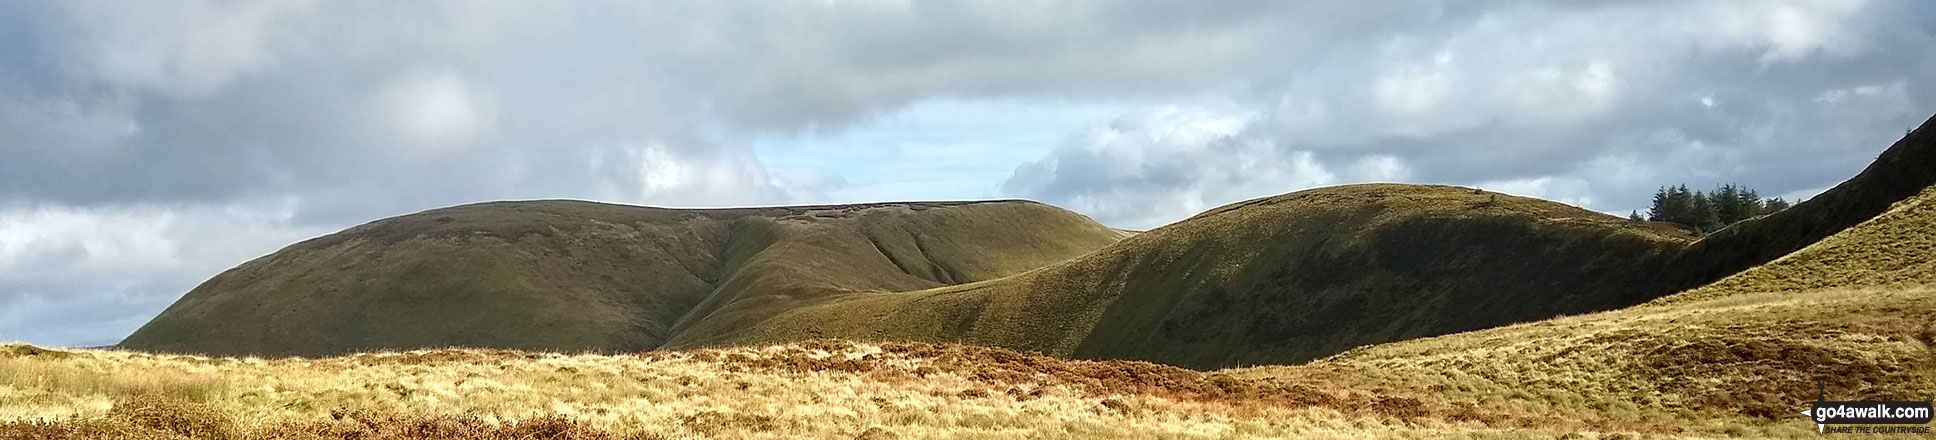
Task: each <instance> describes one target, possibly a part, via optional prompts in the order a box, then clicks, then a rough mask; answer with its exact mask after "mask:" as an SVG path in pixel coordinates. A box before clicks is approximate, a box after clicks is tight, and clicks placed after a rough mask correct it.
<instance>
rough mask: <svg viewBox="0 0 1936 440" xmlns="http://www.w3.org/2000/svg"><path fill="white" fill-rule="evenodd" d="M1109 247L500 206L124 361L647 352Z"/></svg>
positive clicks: (296, 284) (159, 327)
mask: <svg viewBox="0 0 1936 440" xmlns="http://www.w3.org/2000/svg"><path fill="white" fill-rule="evenodd" d="M1122 236H1123V234H1122V233H1120V232H1118V231H1115V230H1112V229H1109V228H1107V227H1103V226H1101V225H1099V224H1096V223H1095V222H1093V221H1091V220H1089V219H1088V218H1086V217H1083V216H1081V215H1077V214H1075V213H1071V212H1068V211H1065V210H1062V209H1059V208H1055V207H1051V206H1047V205H1042V204H1039V203H1033V202H1023V201H992V202H925V203H890V204H871V205H846V206H796V207H780V208H747V209H700V210H676V209H661V208H647V207H638V206H625V205H612V204H601V203H590V202H576V201H530V202H495V203H482V204H475V205H465V206H458V207H452V208H444V209H436V210H430V211H425V212H422V213H417V214H412V215H406V216H400V217H395V218H390V219H384V220H379V221H376V222H371V223H369V224H365V225H362V226H357V227H354V228H350V229H348V230H345V231H342V232H339V233H336V234H330V235H327V236H323V237H319V238H316V239H312V240H308V241H304V242H301V243H297V244H295V245H292V246H290V247H288V248H286V249H283V250H281V251H278V252H275V253H272V254H270V255H267V256H264V257H261V258H258V259H256V260H253V261H250V262H248V263H245V264H242V265H241V266H238V267H236V268H234V269H231V270H229V271H227V272H224V273H222V274H221V275H218V276H216V277H215V278H213V279H210V280H209V281H207V282H206V283H204V284H202V285H201V286H198V287H196V288H195V289H194V290H193V291H190V292H189V293H188V294H187V295H185V296H184V297H183V298H182V299H181V300H180V301H178V302H177V303H175V304H174V305H172V306H170V307H169V308H168V309H167V310H166V311H164V312H162V314H161V315H160V316H158V317H156V318H155V319H154V320H153V321H151V322H150V323H148V324H147V325H145V326H143V327H142V328H141V329H140V330H138V331H136V332H135V333H134V334H133V335H131V336H129V337H128V338H127V340H125V341H123V342H122V344H121V346H122V347H126V348H134V349H142V350H155V351H166V352H185V353H207V354H262V355H287V354H301V355H320V354H335V353H349V352H357V351H367V350H381V349H408V348H420V347H444V346H476V347H498V348H518V349H531V350H568V351H581V350H592V351H641V350H649V349H653V348H656V347H658V346H660V345H662V344H663V343H664V342H665V341H666V340H668V339H670V338H672V337H673V336H674V335H675V333H677V332H679V331H681V330H683V329H685V328H692V327H697V328H706V329H710V328H715V327H718V328H731V326H732V325H733V324H734V323H736V322H738V321H739V320H745V319H754V318H757V317H759V316H762V314H764V313H770V311H771V310H774V309H777V308H784V307H787V306H788V305H789V304H792V303H795V302H798V301H806V300H810V299H813V298H818V297H823V296H827V295H834V294H839V293H843V292H856V291H900V290H918V289H924V288H931V287H937V286H943V285H948V284H954V283H962V282H972V281H978V280H986V279H993V278H998V277H1001V276H1004V275H1009V274H1013V273H1017V272H1021V271H1023V270H1027V269H1030V268H1033V267H1037V266H1041V265H1045V264H1049V263H1052V262H1056V261H1061V260H1065V259H1068V258H1070V257H1073V256H1076V255H1080V254H1082V253H1085V252H1088V251H1090V250H1093V249H1095V248H1098V247H1101V246H1103V245H1106V244H1109V243H1111V242H1114V241H1115V240H1117V239H1119V238H1121V237H1122Z"/></svg>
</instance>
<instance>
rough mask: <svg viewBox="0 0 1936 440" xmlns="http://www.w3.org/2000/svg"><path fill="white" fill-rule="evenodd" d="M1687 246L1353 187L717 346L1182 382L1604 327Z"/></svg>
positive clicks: (799, 319)
mask: <svg viewBox="0 0 1936 440" xmlns="http://www.w3.org/2000/svg"><path fill="white" fill-rule="evenodd" d="M1691 240H1692V237H1690V236H1687V235H1685V234H1684V233H1682V232H1681V231H1679V230H1676V229H1672V228H1668V227H1665V226H1662V225H1657V224H1650V223H1636V222H1629V221H1626V220H1623V219H1619V218H1615V217H1612V216H1608V215H1605V214H1600V213H1596V212H1592V211H1587V210H1584V209H1580V208H1576V207H1572V206H1567V205H1563V204H1559V203H1554V202H1548V201H1543V200H1538V199H1531V198H1524V197H1514V196H1509V195H1503V194H1497V193H1489V192H1482V191H1476V190H1472V189H1468V188H1457V187H1447V186H1422V185H1391V184H1376V185H1351V186H1341V187H1332V188H1322V189H1316V190H1309V191H1303V192H1298V193H1292V194H1286V195H1282V196H1277V197H1270V198H1264V199H1257V200H1252V201H1248V202H1243V203H1238V204H1234V205H1230V206H1226V207H1223V208H1219V209H1216V210H1212V211H1210V212H1206V213H1204V214H1201V215H1198V216H1196V217H1193V218H1190V219H1188V220H1184V221H1182V222H1178V223H1176V224H1172V225H1169V226H1165V227H1162V228H1158V229H1155V230H1151V231H1148V232H1145V233H1142V234H1139V235H1137V236H1135V237H1132V238H1129V239H1126V240H1123V241H1122V242H1119V243H1117V244H1115V245H1112V246H1110V247H1108V248H1105V249H1103V250H1100V251H1098V252H1095V253H1092V254H1088V255H1085V256H1082V257H1080V258H1076V259H1073V260H1070V261H1068V262H1064V263H1059V264H1055V265H1051V266H1048V267H1044V268H1041V269H1037V270H1033V271H1029V272H1027V273H1023V274H1020V275H1016V276H1013V277H1009V278H1003V279H999V280H993V281H988V282H981V283H970V284H964V285H958V286H949V287H941V288H936V289H931V290H925V291H918V292H909V293H882V294H873V295H853V296H845V297H838V298H829V299H827V300H824V301H820V302H818V303H812V304H807V305H804V306H802V307H797V308H794V309H790V310H788V311H786V312H783V313H780V314H779V315H777V316H775V317H774V318H772V319H769V320H766V321H762V322H759V323H757V324H756V325H753V326H750V327H748V328H747V330H745V331H742V332H740V333H738V334H736V335H733V336H734V337H729V338H726V339H723V340H719V341H715V342H717V343H759V342H777V341H788V340H799V339H803V338H813V337H840V338H858V339H896V340H906V339H911V340H929V341H952V342H965V343H974V344H982V345H994V346H1003V347H1010V348H1018V349H1025V350H1033V351H1040V352H1045V353H1051V354H1056V355H1063V356H1076V357H1083V358H1115V359H1142V360H1150V361H1156V362H1162V363H1168V364H1174V365H1184V366H1191V367H1218V366H1228V365H1238V364H1261V363H1289V362H1300V361H1304V360H1309V359H1312V358H1317V357H1321V356H1325V355H1329V354H1332V353H1336V352H1339V351H1343V350H1345V349H1349V348H1351V347H1355V346H1358V345H1363V344H1369V343H1377V342H1387V341H1394V340H1400V339H1405V338H1413V337H1419V336H1428V335H1435V334H1444V333H1451V332H1457V331H1464V330H1472V329H1478V328H1484V327H1489V326H1495V325H1502V324H1507V323H1512V322H1517V321H1526V320H1536V319H1542V318H1545V317H1549V316H1554V315H1558V314H1564V313H1581V312H1588V311H1595V310H1605V309H1611V308H1616V307H1621V306H1627V305H1632V304H1636V303H1639V302H1642V301H1646V300H1648V299H1652V298H1655V297H1658V296H1660V295H1664V294H1666V293H1669V292H1671V291H1672V288H1673V286H1672V285H1671V284H1669V283H1665V282H1656V281H1653V280H1655V279H1656V278H1654V277H1650V276H1648V275H1649V274H1651V273H1655V272H1658V271H1661V270H1663V268H1664V264H1665V263H1667V262H1668V261H1669V260H1671V259H1672V258H1673V257H1674V256H1675V255H1677V252H1678V251H1679V250H1680V249H1681V248H1682V247H1683V246H1685V245H1686V244H1687V243H1688V242H1690V241H1691Z"/></svg>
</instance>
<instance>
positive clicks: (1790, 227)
mask: <svg viewBox="0 0 1936 440" xmlns="http://www.w3.org/2000/svg"><path fill="white" fill-rule="evenodd" d="M1931 185H1936V117H1931V118H1930V119H1928V120H1925V121H1923V124H1922V126H1920V127H1917V128H1916V129H1915V130H1913V131H1910V132H1909V134H1907V135H1904V136H1903V137H1902V139H1900V140H1897V141H1896V143H1895V144H1892V145H1890V146H1889V148H1888V149H1887V150H1883V152H1882V153H1881V154H1879V155H1877V156H1876V160H1875V162H1873V163H1870V164H1869V167H1868V168H1865V169H1863V170H1862V172H1861V173H1859V174H1856V175H1855V177H1851V178H1849V180H1847V181H1844V182H1842V183H1841V184H1838V185H1836V186H1835V187H1834V188H1830V189H1829V190H1827V191H1824V192H1822V193H1821V194H1819V195H1816V196H1815V197H1812V198H1809V199H1808V200H1807V201H1804V202H1802V203H1797V204H1795V206H1794V207H1791V208H1788V209H1784V210H1781V211H1778V212H1775V213H1773V214H1769V215H1766V216H1762V217H1759V218H1755V219H1750V220H1747V221H1743V222H1741V223H1737V224H1735V225H1733V226H1730V227H1728V228H1726V229H1722V230H1720V231H1716V232H1715V233H1713V234H1709V235H1708V236H1707V237H1705V238H1702V239H1701V241H1700V242H1699V243H1695V244H1694V245H1693V246H1690V247H1688V249H1687V251H1686V252H1685V253H1684V255H1683V257H1682V258H1681V259H1680V261H1678V262H1676V263H1675V267H1676V272H1675V273H1674V274H1672V276H1674V277H1675V278H1676V279H1677V281H1676V282H1677V283H1678V284H1679V285H1680V286H1681V288H1683V289H1691V288H1695V287H1700V286H1703V285H1706V284H1708V283H1711V282H1714V281H1715V280H1719V279H1721V278H1724V277H1727V276H1729V275H1733V274H1735V273H1737V272H1741V271H1743V270H1747V269H1748V268H1750V267H1754V266H1757V265H1760V264H1762V263H1766V262H1769V261H1773V260H1774V259H1776V258H1780V257H1781V256H1783V255H1788V254H1789V253H1791V252H1794V251H1797V250H1800V249H1801V248H1803V247H1807V246H1809V245H1811V244H1814V243H1815V242H1817V241H1820V240H1821V239H1823V238H1825V237H1828V236H1830V235H1834V234H1835V233H1837V232H1841V231H1842V230H1843V229H1847V228H1849V227H1851V226H1855V225H1856V224H1857V223H1861V222H1864V221H1868V220H1869V219H1871V218H1875V216H1877V215H1881V214H1882V212H1883V211H1886V210H1888V209H1889V207H1890V206H1892V205H1895V204H1896V202H1900V201H1903V200H1906V199H1909V198H1910V197H1913V196H1915V195H1916V194H1918V193H1921V192H1923V190H1924V189H1925V188H1929V187H1930V186H1931Z"/></svg>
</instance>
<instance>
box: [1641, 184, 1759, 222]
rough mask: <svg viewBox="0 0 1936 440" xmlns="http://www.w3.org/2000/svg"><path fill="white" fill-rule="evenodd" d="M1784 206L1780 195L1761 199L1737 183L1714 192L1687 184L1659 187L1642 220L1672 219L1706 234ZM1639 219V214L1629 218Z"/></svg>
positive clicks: (1723, 186) (1671, 220)
mask: <svg viewBox="0 0 1936 440" xmlns="http://www.w3.org/2000/svg"><path fill="white" fill-rule="evenodd" d="M1787 208H1788V201H1786V200H1782V199H1781V198H1780V197H1774V198H1767V199H1763V198H1761V195H1760V194H1756V193H1755V190H1752V189H1748V188H1745V187H1742V186H1740V185H1732V184H1729V185H1721V187H1720V188H1716V189H1715V190H1714V191H1709V192H1701V191H1689V190H1688V189H1687V185H1679V186H1668V187H1661V188H1660V191H1656V192H1654V205H1653V207H1652V208H1648V209H1647V217H1646V220H1651V221H1657V222H1673V223H1679V224H1681V225H1684V226H1687V227H1689V228H1694V230H1696V231H1700V232H1701V233H1703V234H1705V233H1709V232H1714V231H1717V230H1720V229H1721V228H1725V227H1727V226H1728V225H1732V224H1734V223H1735V222H1739V221H1742V220H1747V219H1750V218H1754V217H1756V216H1759V215H1763V214H1768V213H1771V212H1775V211H1780V210H1783V209H1787ZM1630 218H1632V219H1634V220H1641V217H1640V213H1638V212H1635V213H1633V215H1632V216H1631V217H1630Z"/></svg>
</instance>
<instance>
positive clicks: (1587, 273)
mask: <svg viewBox="0 0 1936 440" xmlns="http://www.w3.org/2000/svg"><path fill="white" fill-rule="evenodd" d="M1932 136H1936V135H1932V134H1931V133H1930V129H1929V127H1928V124H1927V123H1925V127H1924V128H1922V129H1918V130H1916V131H1914V132H1912V133H1910V134H1909V136H1907V137H1905V138H1904V139H1903V140H1901V141H1898V142H1897V143H1896V144H1895V145H1894V146H1892V147H1891V148H1890V149H1889V150H1888V151H1886V152H1884V153H1883V154H1882V155H1881V156H1880V157H1879V158H1878V160H1877V161H1876V163H1874V164H1873V165H1871V166H1870V167H1869V168H1868V169H1867V170H1864V171H1863V172H1862V173H1861V174H1860V175H1857V176H1856V177H1854V178H1852V179H1850V180H1849V181H1847V182H1844V183H1843V184H1841V185H1839V186H1837V187H1835V188H1834V189H1831V190H1829V191H1828V192H1825V193H1823V194H1822V195H1820V196H1817V197H1815V198H1814V199H1811V200H1809V201H1807V202H1804V203H1801V204H1798V205H1796V206H1794V207H1792V208H1790V209H1785V210H1780V211H1778V212H1774V213H1772V214H1768V215H1763V216H1759V217H1754V218H1751V219H1749V220H1745V221H1742V222H1740V223H1737V224H1735V225H1733V226H1730V227H1727V228H1723V229H1720V230H1718V231H1714V232H1712V233H1711V234H1709V235H1707V236H1706V237H1705V238H1700V239H1698V241H1696V240H1697V239H1696V237H1695V236H1693V235H1692V234H1689V233H1688V232H1686V231H1685V230H1684V229H1683V228H1679V227H1676V226H1673V225H1670V224H1666V223H1653V222H1632V221H1627V220H1624V219H1620V218H1617V217H1613V216H1608V215H1604V214H1600V213H1595V212H1591V211H1587V210H1584V209H1580V208H1576V207H1572V206H1567V205H1563V204H1558V203H1554V202H1548V201H1543V200H1537V199H1530V198H1523V197H1514V196H1508V195H1503V194H1497V193H1489V192H1483V191H1477V190H1472V189H1467V188H1457V187H1447V186H1424V185H1352V186H1342V187H1332V188H1321V189H1315V190H1309V191H1302V192H1297V193H1291V194H1286V195H1281V196H1276V197H1267V198H1261V199H1256V200H1251V201H1246V202H1242V203H1237V204H1232V205H1228V206H1224V207H1220V208H1217V209H1213V210H1211V211H1208V212H1205V213H1203V214H1199V215H1197V216H1195V217H1192V218H1190V219H1186V220H1184V221H1181V222H1178V223H1175V224H1172V225H1169V226H1165V227H1162V228H1158V229H1155V230H1152V231H1149V232H1145V233H1141V234H1138V235H1135V236H1133V237H1129V238H1127V239H1122V237H1123V236H1125V235H1127V234H1125V233H1121V232H1118V231H1115V230H1111V229H1109V228H1106V227H1103V226H1101V225H1098V224H1095V223H1094V222H1092V221H1089V220H1088V219H1087V218H1083V217H1081V216H1079V215H1075V214H1073V213H1069V212H1067V211H1063V210H1060V209H1056V208H1053V207H1049V206H1046V205H1040V204H1034V203H1028V202H991V203H907V204H885V205H857V206H820V207H793V208H767V209H737V210H666V209H656V208H641V207H630V206H619V205H602V204H592V203H583V202H506V203H489V204H479V205H468V206H461V207H455V208H447V209H441V210H433V211H428V212H424V213H419V214H414V215H410V216H404V217H398V218H393V219H388V220H383V221H378V222H374V223H371V224H368V225H364V226H359V227H357V228H352V229H350V230H347V231H344V232H341V233H338V234H333V235H330V236H326V237H323V238H319V239H315V240H311V241H308V242H304V243H299V244H297V245H295V246H292V247H290V248H289V249H285V250H283V251H281V252H278V253H276V254H272V255H270V256H266V257H263V258H261V259H258V260H256V261H252V262H249V263H247V264H244V265H242V266H241V267H238V268H236V269H234V270H231V271H229V272H228V273H225V274H223V275H221V276H218V277H216V278H215V279H212V280H210V281H209V282H208V283H206V284H204V285H203V286H201V287H198V288H197V289H195V290H194V291H192V292H190V293H189V294H188V295H187V296H186V297H184V298H183V299H182V300H181V301H180V302H179V303H177V304H176V305H174V306H173V307H171V308H170V309H169V310H168V311H166V312H164V313H163V314H162V316H160V317H158V318H156V320H155V321H154V322H152V323H150V324H149V325H148V326H146V327H144V328H142V329H141V330H140V331H138V332H137V333H136V334H135V335H133V336H131V337H130V338H129V339H128V341H127V342H125V343H124V344H123V346H124V347H128V348H136V349H149V350H165V351H185V352H198V353H216V354H239V353H260V354H327V353H339V352H347V351H358V350H370V349H379V348H407V347H424V346H447V345H461V346H485V347H506V348H525V349H550V350H610V351H633V350H648V349H654V348H690V347H705V346H720V345H735V344H753V343H778V342H788V341H798V340H804V339H813V338H845V339H877V340H919V341H940V342H965V343H973V344H983V345H993V346H1001V347H1008V348H1014V349H1023V350H1033V351H1039V352H1043V353H1047V354H1052V355H1058V356H1070V357H1081V358H1116V359H1142V360H1151V361H1157V362H1164V363H1170V364H1175V365H1183V366H1190V367H1219V366H1231V365H1254V364H1265V363H1292V362H1301V361H1306V360H1310V359H1314V358H1319V357H1323V356H1327V355H1331V354H1335V353H1339V352H1342V351H1345V350H1348V349H1351V348H1353V347H1357V346H1362V345H1366V344H1375V343H1381V342H1389V341H1396V340H1402V339H1409V338H1418V337H1423V336H1432V335H1441V334H1447V333H1454V332H1461V331H1467V330H1474V329H1481V328H1486V327H1493V326H1499V325H1505V324H1510V323H1514V322H1523V321H1536V320H1541V319H1546V318H1550V317H1553V316H1556V315H1562V314H1577V313H1587V312H1595V311H1601V310H1608V309H1614V308H1620V307H1625V306H1630V305H1634V304H1639V303H1642V302H1646V301H1649V300H1652V299H1655V298H1659V297H1662V296H1666V295H1668V294H1672V293H1674V292H1677V291H1682V290H1685V289H1688V288H1693V287H1698V286H1702V285H1706V284H1708V283H1710V282H1713V281H1715V280H1718V279H1721V278H1723V277H1726V276H1729V275H1733V274H1735V273H1737V272H1741V271H1742V270H1744V269H1748V268H1750V267H1753V266H1756V265H1760V264H1763V263H1766V262H1769V261H1772V260H1775V259H1776V258H1778V257H1781V256H1783V255H1787V254H1789V253H1791V252H1794V251H1796V250H1799V249H1802V248H1804V247H1807V246H1809V245H1811V244H1814V243H1816V242H1817V241H1820V240H1822V239H1823V238H1825V237H1828V236H1830V235H1831V234H1835V233H1837V232H1839V231H1842V230H1844V229H1846V228H1848V227H1850V226H1852V225H1856V224H1858V223H1861V222H1864V221H1868V220H1870V219H1871V218H1875V217H1876V216H1877V215H1878V214H1881V213H1882V212H1884V211H1885V210H1887V209H1889V207H1890V206H1891V205H1893V204H1896V203H1898V202H1900V201H1903V200H1905V199H1908V198H1910V197H1911V196H1914V195H1916V194H1918V193H1919V192H1921V191H1923V190H1924V189H1925V188H1928V187H1929V186H1930V185H1931V184H1932V183H1936V171H1932V170H1936V138H1932ZM1737 197H1738V196H1737ZM1118 239H1121V241H1120V242H1117V241H1116V240H1118ZM1112 243H1113V244H1112ZM1924 261H1926V260H1924Z"/></svg>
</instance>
